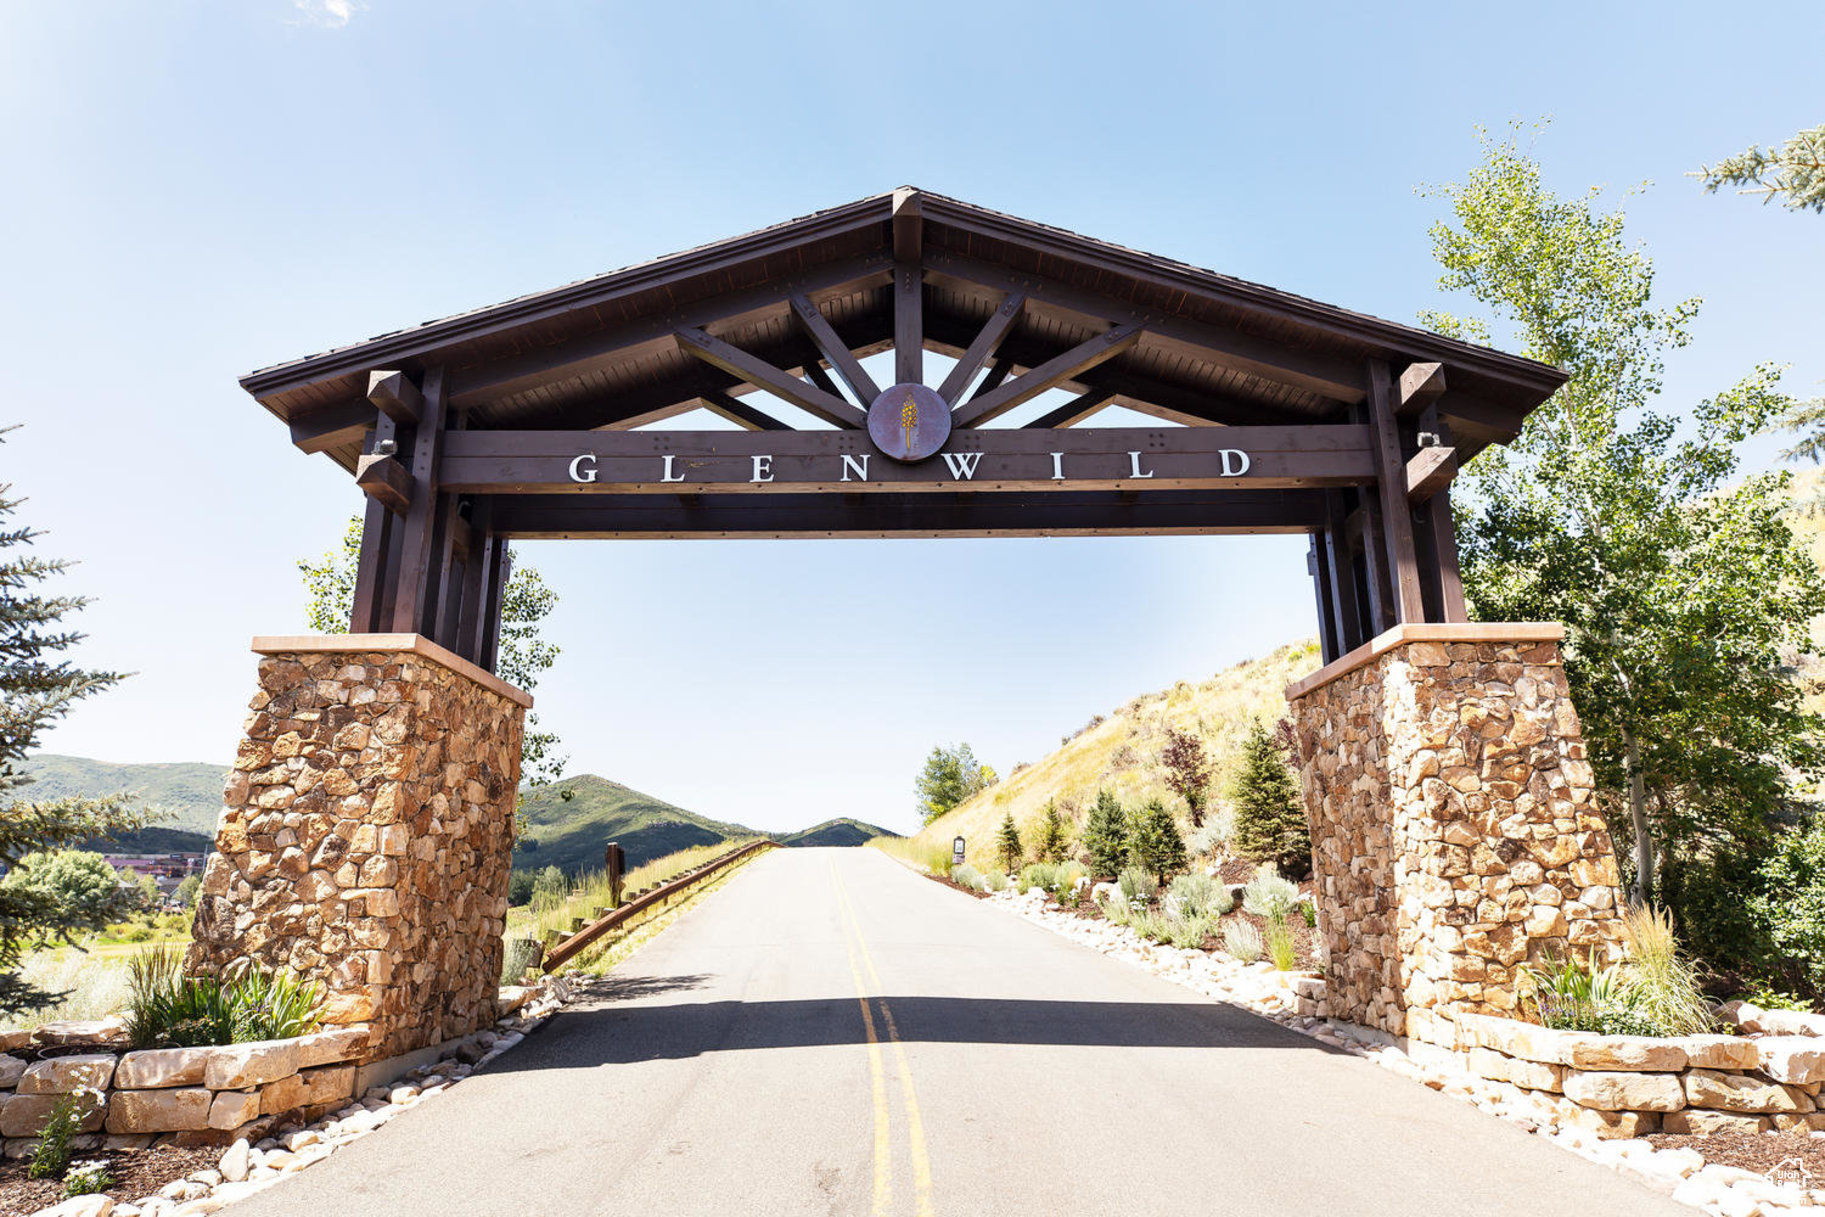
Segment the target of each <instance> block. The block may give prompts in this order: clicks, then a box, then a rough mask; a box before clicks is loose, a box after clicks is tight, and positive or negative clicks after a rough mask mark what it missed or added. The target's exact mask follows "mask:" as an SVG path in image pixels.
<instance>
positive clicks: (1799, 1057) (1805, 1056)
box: [1751, 1035, 1825, 1082]
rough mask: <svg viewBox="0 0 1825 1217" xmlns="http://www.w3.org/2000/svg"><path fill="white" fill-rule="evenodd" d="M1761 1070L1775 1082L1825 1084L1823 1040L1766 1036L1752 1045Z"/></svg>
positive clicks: (1809, 1037) (1808, 1037)
mask: <svg viewBox="0 0 1825 1217" xmlns="http://www.w3.org/2000/svg"><path fill="white" fill-rule="evenodd" d="M1751 1042H1752V1043H1754V1045H1755V1050H1756V1052H1757V1054H1758V1055H1759V1056H1760V1057H1761V1069H1762V1072H1763V1073H1766V1074H1767V1075H1768V1076H1769V1077H1771V1078H1773V1079H1774V1080H1775V1081H1777V1082H1825V1037H1817V1036H1792V1035H1783V1036H1769V1037H1768V1038H1766V1039H1760V1040H1754V1041H1751Z"/></svg>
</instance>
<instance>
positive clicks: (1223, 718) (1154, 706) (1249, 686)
mask: <svg viewBox="0 0 1825 1217" xmlns="http://www.w3.org/2000/svg"><path fill="white" fill-rule="evenodd" d="M1317 668H1318V643H1317V641H1316V640H1315V639H1308V640H1306V641H1304V642H1295V643H1291V644H1289V645H1287V646H1283V647H1280V648H1279V649H1277V650H1275V651H1273V652H1272V653H1270V654H1267V655H1264V656H1262V657H1261V658H1259V659H1251V660H1248V661H1246V662H1244V663H1239V664H1236V665H1235V666H1234V667H1231V668H1226V669H1224V670H1223V671H1221V672H1218V673H1217V674H1216V675H1215V676H1212V677H1210V678H1209V679H1207V680H1203V681H1200V682H1198V683H1196V684H1193V683H1191V682H1190V681H1180V682H1179V683H1178V684H1176V685H1174V686H1173V687H1172V688H1170V689H1162V690H1160V691H1159V692H1157V693H1147V694H1143V695H1142V696H1140V697H1137V698H1135V699H1134V700H1133V701H1131V702H1129V703H1128V704H1127V705H1125V706H1122V707H1121V708H1119V709H1117V710H1114V711H1112V712H1111V713H1110V714H1109V715H1108V717H1106V718H1105V717H1104V716H1102V715H1100V714H1099V715H1097V716H1096V717H1095V718H1093V719H1091V720H1090V722H1089V723H1087V724H1085V725H1084V726H1083V727H1081V728H1080V729H1079V730H1078V731H1077V732H1076V734H1074V735H1072V736H1070V737H1069V738H1067V739H1066V740H1065V742H1064V744H1063V745H1062V746H1060V747H1059V748H1058V749H1057V750H1056V751H1054V752H1053V753H1051V754H1050V755H1048V756H1047V757H1046V758H1045V759H1044V760H1042V761H1039V762H1038V763H1037V764H1034V765H1029V766H1027V767H1025V768H1022V769H1017V770H1015V771H1014V772H1013V773H1011V774H1009V775H1008V776H1007V777H1006V778H1005V779H1003V780H1002V781H1000V782H998V783H996V784H995V785H993V786H990V787H989V788H988V789H987V790H984V791H983V792H982V793H980V794H978V795H976V796H975V797H974V798H972V799H969V800H967V801H966V802H964V803H963V804H961V805H960V806H958V807H957V808H956V809H955V810H953V811H951V812H950V813H949V814H948V815H944V816H941V817H940V818H938V819H937V820H934V821H932V823H930V824H928V825H926V826H925V828H924V829H922V830H921V831H920V832H919V833H918V835H917V836H915V837H913V838H911V839H912V841H913V842H914V843H916V844H917V845H920V846H925V847H929V848H930V849H934V850H935V849H943V848H945V847H947V846H948V845H949V843H950V840H951V838H952V837H955V836H961V837H963V838H964V840H965V841H966V842H967V846H966V849H967V857H968V858H969V861H970V862H971V863H973V864H975V865H976V866H978V867H983V868H987V867H989V866H992V865H993V862H992V859H993V858H994V853H995V833H996V830H997V829H998V828H999V827H1000V825H1001V821H1002V818H1003V817H1004V816H1007V815H1010V814H1011V815H1012V816H1013V817H1014V823H1015V824H1016V825H1018V826H1019V828H1020V831H1021V833H1022V835H1023V837H1027V834H1030V833H1031V832H1033V831H1035V829H1036V827H1037V825H1038V822H1039V818H1040V814H1041V811H1042V809H1043V808H1044V807H1045V805H1046V802H1047V800H1051V799H1056V800H1057V802H1058V808H1059V810H1060V811H1061V812H1063V813H1064V816H1065V818H1066V819H1067V820H1068V821H1070V822H1071V824H1072V829H1071V833H1072V835H1073V836H1075V835H1077V834H1078V833H1080V832H1081V831H1082V827H1083V821H1084V820H1085V818H1086V817H1087V816H1088V814H1089V810H1090V805H1091V804H1092V803H1093V802H1095V800H1096V792H1097V791H1098V790H1100V789H1103V788H1107V789H1109V790H1111V791H1113V792H1114V793H1115V794H1116V796H1117V797H1118V798H1120V799H1121V800H1122V801H1123V802H1124V803H1127V804H1129V805H1131V806H1132V805H1135V804H1138V803H1142V802H1144V801H1145V800H1147V799H1150V798H1159V799H1161V800H1163V801H1164V802H1165V803H1166V805H1167V806H1168V807H1172V808H1174V809H1175V810H1182V809H1183V808H1184V806H1185V804H1184V802H1183V801H1182V800H1180V799H1179V798H1178V796H1176V795H1174V794H1173V793H1172V792H1171V790H1170V789H1169V788H1168V787H1167V785H1166V780H1165V771H1164V769H1163V768H1162V767H1161V765H1160V761H1159V756H1160V750H1161V748H1162V747H1163V746H1164V744H1165V741H1166V730H1167V728H1169V727H1170V728H1174V729H1177V730H1180V731H1189V732H1192V733H1194V734H1196V735H1199V736H1202V737H1203V738H1204V740H1205V742H1206V744H1207V745H1208V746H1209V748H1210V753H1211V756H1212V759H1213V760H1214V761H1215V762H1216V768H1217V773H1218V780H1217V782H1216V787H1215V789H1216V791H1217V792H1218V795H1219V798H1218V804H1219V805H1220V803H1221V791H1222V790H1223V787H1224V784H1225V782H1226V780H1227V778H1228V774H1229V769H1230V766H1231V765H1232V763H1233V762H1234V760H1235V758H1236V755H1237V751H1238V749H1239V747H1240V745H1241V742H1242V737H1243V735H1244V734H1245V733H1246V732H1247V730H1248V724H1249V722H1250V721H1251V720H1253V719H1255V718H1260V719H1263V720H1264V721H1266V722H1269V723H1272V722H1274V721H1275V720H1276V719H1278V718H1280V717H1281V716H1282V715H1284V714H1285V713H1286V686H1287V685H1288V684H1290V683H1291V682H1293V681H1295V680H1297V679H1299V678H1300V677H1302V676H1306V675H1309V674H1310V673H1311V672H1313V671H1315V670H1317ZM1027 839H1030V837H1027Z"/></svg>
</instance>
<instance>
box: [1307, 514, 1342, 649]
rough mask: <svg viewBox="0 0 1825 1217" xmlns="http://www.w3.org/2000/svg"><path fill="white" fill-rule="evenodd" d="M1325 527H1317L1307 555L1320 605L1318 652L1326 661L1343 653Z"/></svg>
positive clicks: (1313, 587)
mask: <svg viewBox="0 0 1825 1217" xmlns="http://www.w3.org/2000/svg"><path fill="white" fill-rule="evenodd" d="M1327 547H1328V541H1327V538H1326V536H1325V533H1324V530H1323V529H1314V530H1313V532H1312V535H1311V540H1310V542H1309V548H1308V549H1307V550H1306V555H1305V569H1306V573H1307V574H1309V575H1311V577H1312V594H1313V598H1314V600H1315V601H1316V605H1317V609H1318V653H1319V656H1320V658H1322V659H1323V661H1324V662H1325V663H1330V662H1331V661H1332V660H1334V659H1336V658H1338V657H1339V656H1341V655H1342V654H1343V649H1342V648H1341V647H1340V646H1339V645H1338V641H1337V622H1336V614H1335V613H1334V612H1333V611H1332V605H1331V580H1330V565H1331V563H1330V558H1329V556H1328V555H1327V554H1326V552H1325V551H1326V549H1327Z"/></svg>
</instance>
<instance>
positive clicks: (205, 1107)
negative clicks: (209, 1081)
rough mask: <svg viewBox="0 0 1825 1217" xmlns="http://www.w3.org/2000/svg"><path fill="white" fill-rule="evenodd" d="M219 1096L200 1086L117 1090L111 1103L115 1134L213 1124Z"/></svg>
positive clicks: (183, 1129)
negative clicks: (212, 1110)
mask: <svg viewBox="0 0 1825 1217" xmlns="http://www.w3.org/2000/svg"><path fill="white" fill-rule="evenodd" d="M214 1098H215V1096H214V1095H213V1094H212V1093H211V1092H210V1091H207V1090H204V1089H203V1088H202V1087H200V1086H196V1087H184V1088H182V1089H177V1090H117V1091H115V1092H114V1096H113V1098H112V1099H110V1100H109V1102H108V1131H109V1132H112V1133H153V1132H187V1131H191V1130H194V1129H201V1128H208V1127H209V1106H210V1103H211V1102H212V1101H213V1100H214Z"/></svg>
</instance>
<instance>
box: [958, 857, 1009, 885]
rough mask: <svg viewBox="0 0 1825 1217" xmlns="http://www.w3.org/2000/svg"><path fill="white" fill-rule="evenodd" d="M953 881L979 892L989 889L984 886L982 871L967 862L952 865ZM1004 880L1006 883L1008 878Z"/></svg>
mask: <svg viewBox="0 0 1825 1217" xmlns="http://www.w3.org/2000/svg"><path fill="white" fill-rule="evenodd" d="M951 882H952V883H955V884H956V885H957V886H958V887H967V888H972V889H974V890H975V891H978V892H980V891H985V890H987V889H986V888H984V887H983V883H982V872H981V871H979V870H977V869H976V868H975V867H973V866H971V865H970V864H969V863H967V862H965V863H964V864H963V865H962V866H953V867H951ZM1002 882H1003V883H1004V884H1005V883H1006V882H1007V880H1005V879H1003V880H1002Z"/></svg>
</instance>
